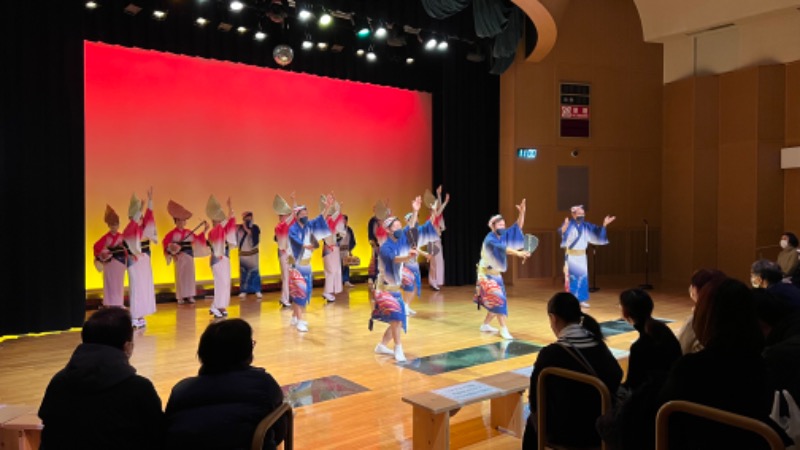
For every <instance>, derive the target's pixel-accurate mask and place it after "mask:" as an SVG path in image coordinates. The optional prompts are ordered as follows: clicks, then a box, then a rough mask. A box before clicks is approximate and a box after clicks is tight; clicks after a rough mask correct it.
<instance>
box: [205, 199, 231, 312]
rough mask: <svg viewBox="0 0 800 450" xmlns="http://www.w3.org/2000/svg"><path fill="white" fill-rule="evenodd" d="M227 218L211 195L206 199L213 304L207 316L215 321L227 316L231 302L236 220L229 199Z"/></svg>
mask: <svg viewBox="0 0 800 450" xmlns="http://www.w3.org/2000/svg"><path fill="white" fill-rule="evenodd" d="M227 203H228V216H227V217H226V216H225V212H224V211H222V206H221V205H220V204H219V202H217V199H216V198H214V196H213V195H212V196H211V197H209V198H208V204H207V205H206V215H207V216H208V218H209V219H211V225H212V226H211V230H209V232H208V239H207V241H208V246H209V247H211V258H210V260H209V262H210V263H211V272H212V273H213V275H214V302H213V303H212V304H211V308H210V310H209V314H211V315H213V316H214V318H216V319H221V318H223V317H226V316H227V315H228V305H229V304H230V302H231V260H230V257H229V253H230V247H236V219H234V215H233V206H232V205H231V199H230V198H229V199H228V202H227Z"/></svg>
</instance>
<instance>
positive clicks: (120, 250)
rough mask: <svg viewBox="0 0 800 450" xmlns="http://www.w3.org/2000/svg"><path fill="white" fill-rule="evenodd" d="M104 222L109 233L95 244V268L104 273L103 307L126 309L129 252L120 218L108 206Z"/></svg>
mask: <svg viewBox="0 0 800 450" xmlns="http://www.w3.org/2000/svg"><path fill="white" fill-rule="evenodd" d="M103 220H104V221H105V222H106V225H108V233H106V234H104V235H103V236H102V237H101V238H100V239H98V240H97V242H95V243H94V266H95V267H96V268H97V270H98V271H100V272H103V306H104V307H106V308H112V307H114V308H124V307H125V265H126V263H127V261H128V251H127V250H126V249H125V245H124V241H123V239H122V233H120V232H119V216H118V215H117V213H116V212H115V211H114V209H113V208H111V207H110V206H108V205H106V211H105V216H104V217H103Z"/></svg>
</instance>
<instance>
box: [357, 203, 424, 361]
mask: <svg viewBox="0 0 800 450" xmlns="http://www.w3.org/2000/svg"><path fill="white" fill-rule="evenodd" d="M421 206H422V197H420V196H417V198H415V199H414V201H413V202H412V203H411V207H412V213H411V217H409V221H408V225H407V226H406V227H405V228H404V227H403V226H402V225H401V224H400V220H398V218H397V217H395V216H389V217H387V218H386V219H384V221H383V227H384V229H385V230H386V231H387V232H388V238H387V239H386V240H385V241H383V243H382V244H381V246H380V252H379V256H378V278H377V281H376V283H375V290H374V296H373V299H374V302H373V304H374V309H373V311H372V318H371V319H370V330H371V329H372V323H373V321H374V320H379V321H381V322H386V323H388V324H389V327H388V328H386V332H385V333H384V334H383V339H382V340H381V342H380V343H378V345H377V346H376V347H375V353H378V354H385V355H393V356H394V359H395V361H397V362H405V361H406V357H405V353H403V346H402V342H401V336H402V332H401V331H406V316H407V314H408V313H407V311H408V302H409V301H410V300H411V297H413V296H414V288H415V284H414V274H413V272H412V271H411V270H410V269H409V268H408V267H406V266H405V265H406V264H407V263H409V262H412V261H416V259H417V254H418V253H417V250H416V249H414V248H412V245H413V244H416V245H420V246H421V245H426V244H427V243H428V242H430V241H431V240H433V239H436V238H437V237H438V233H439V231H438V229H437V228H436V226H435V225H434V224H433V223H431V222H430V221H428V222H425V223H424V224H423V225H420V226H416V223H417V214H418V213H419V208H420V207H421ZM412 230H413V231H414V233H413V235H414V236H415V237H416V243H412V242H410V241H409V234H410V233H411V231H412ZM389 341H394V350H392V349H390V348H389V347H388V344H389Z"/></svg>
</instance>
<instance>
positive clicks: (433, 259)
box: [425, 185, 450, 291]
mask: <svg viewBox="0 0 800 450" xmlns="http://www.w3.org/2000/svg"><path fill="white" fill-rule="evenodd" d="M425 194H426V199H427V200H426V204H427V205H428V208H430V210H431V220H434V218H436V221H437V223H438V227H439V234H440V235H441V233H443V232H444V230H445V225H444V216H443V215H442V213H443V212H444V208H445V207H446V206H447V204H448V203H449V202H450V194H447V195H446V196H445V200H444V202H442V186H441V185H440V186H439V187H438V188H436V197H435V198H434V197H433V194H431V193H430V191H427V190H426V191H425ZM427 253H428V254H429V255H430V256H427V258H428V284H429V285H430V287H431V289H433V290H434V291H438V290H439V289H440V288H441V287H442V286H443V285H444V248H443V246H442V239H441V237H440V238H438V239H436V240H435V241H433V242H431V243H429V244H428V252H427Z"/></svg>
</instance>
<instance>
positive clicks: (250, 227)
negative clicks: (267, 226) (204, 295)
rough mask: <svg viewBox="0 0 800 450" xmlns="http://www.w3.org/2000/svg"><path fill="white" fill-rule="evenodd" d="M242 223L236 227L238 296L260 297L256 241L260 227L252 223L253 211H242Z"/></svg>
mask: <svg viewBox="0 0 800 450" xmlns="http://www.w3.org/2000/svg"><path fill="white" fill-rule="evenodd" d="M242 222H243V223H242V224H240V225H238V226H237V227H236V240H237V241H238V245H239V291H240V292H239V297H240V298H245V297H247V294H255V295H256V298H257V299H259V300H260V299H261V297H262V296H261V273H260V272H259V270H258V265H259V264H258V243H259V241H260V238H261V228H259V227H258V225H256V224H255V223H253V212H252V211H245V212H244V213H242Z"/></svg>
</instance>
